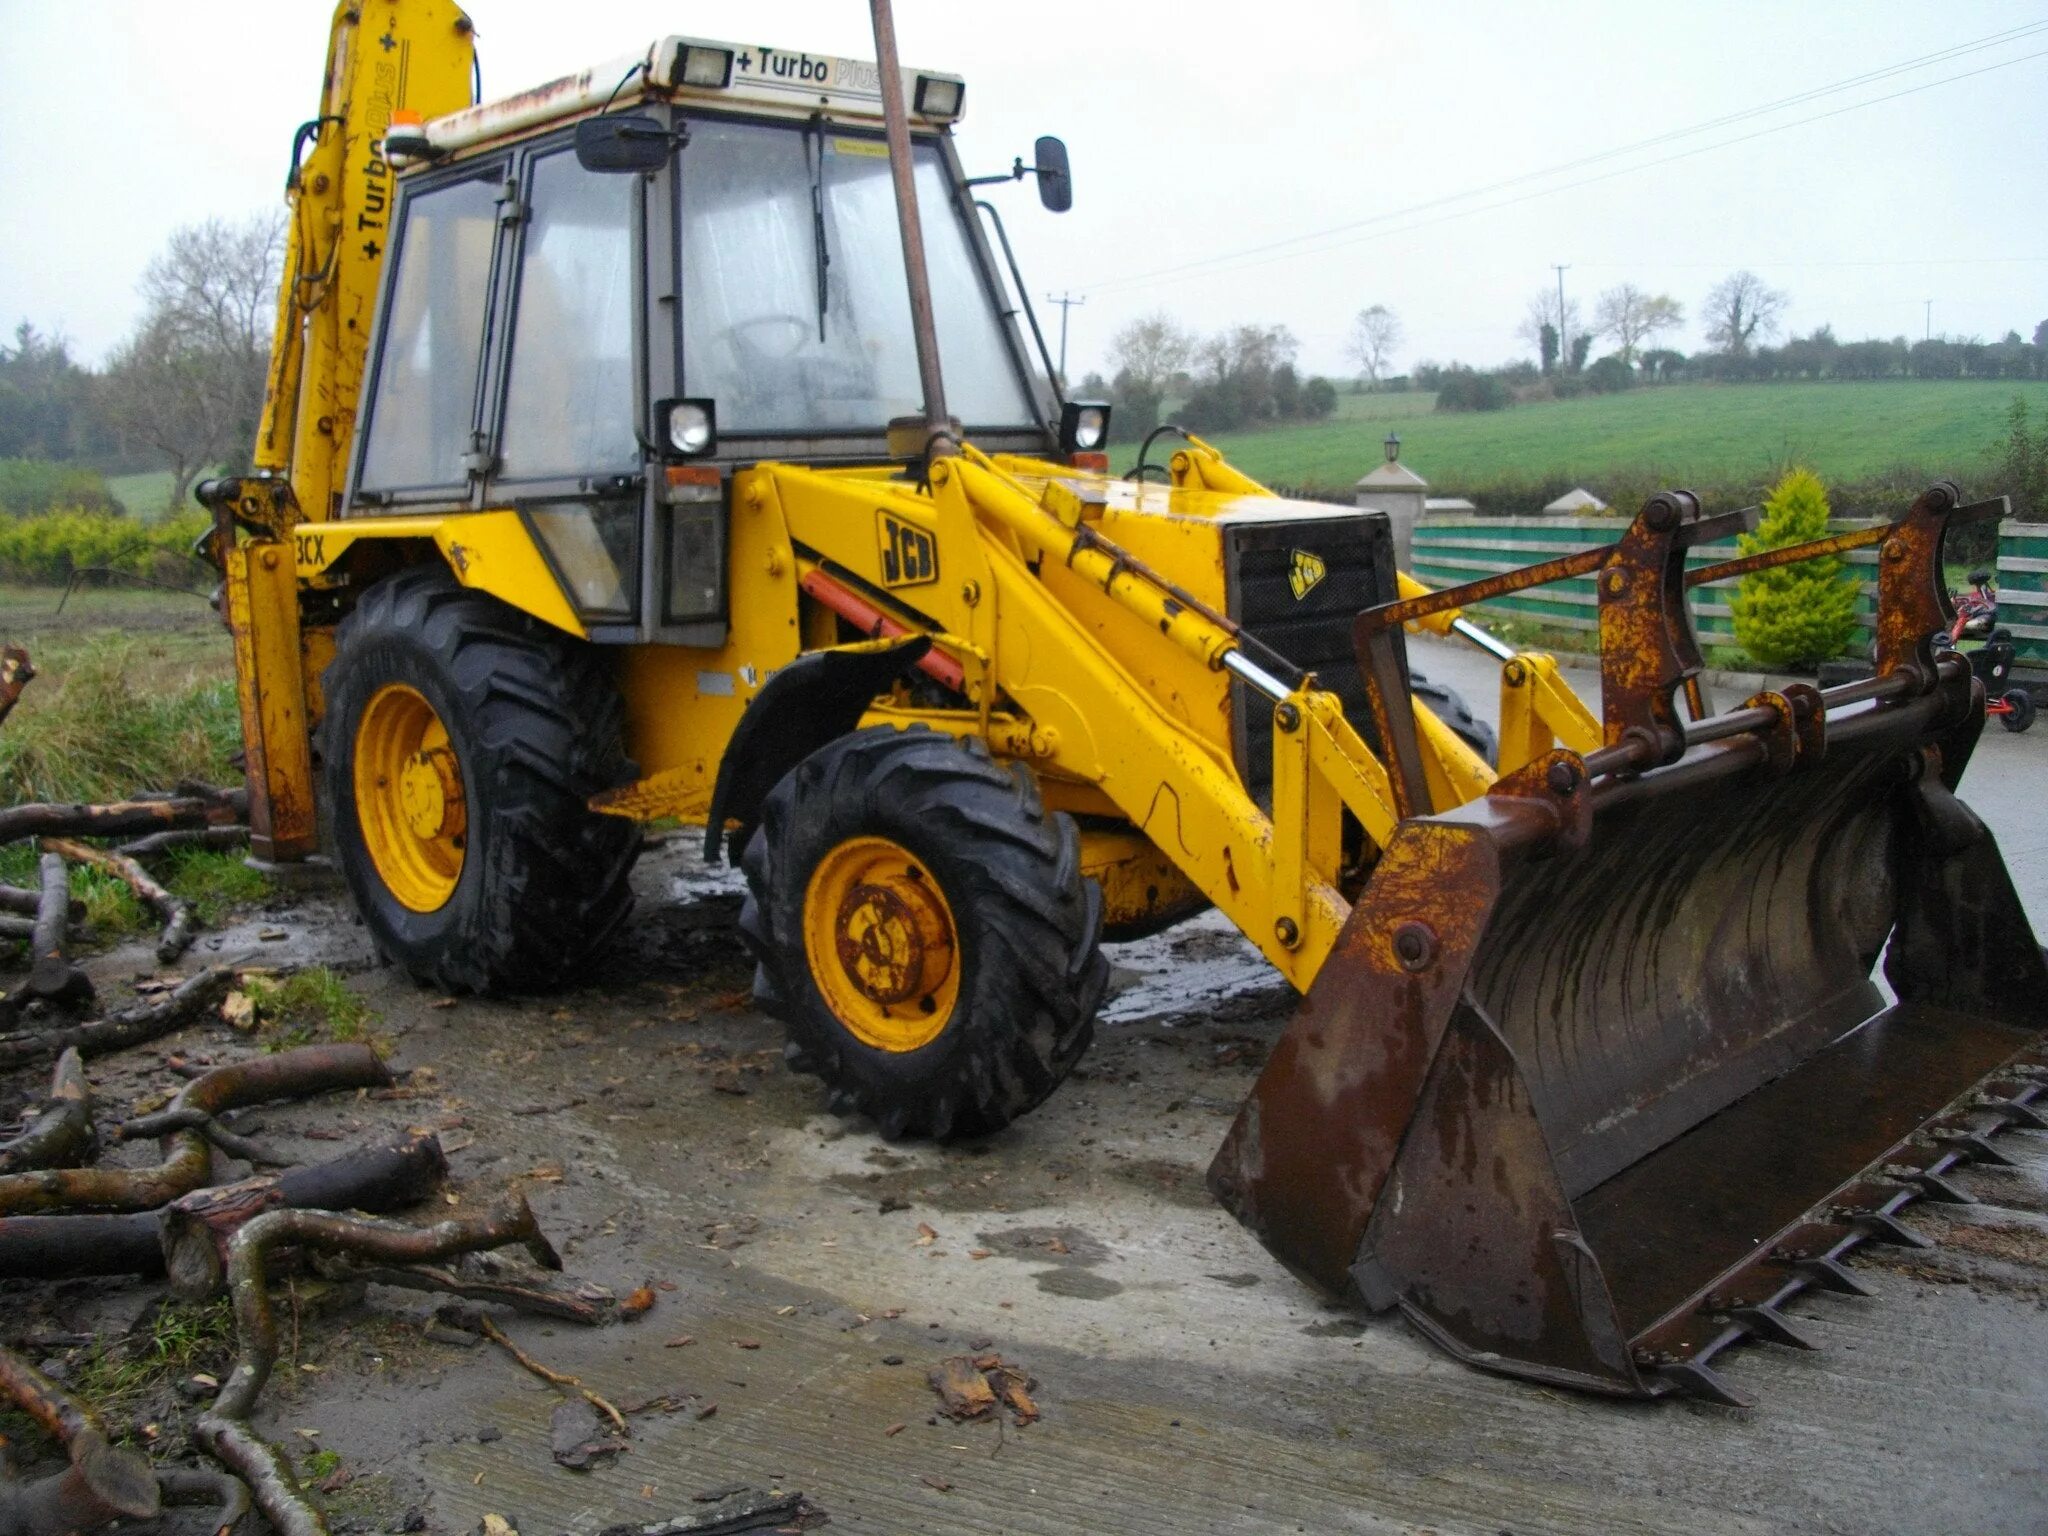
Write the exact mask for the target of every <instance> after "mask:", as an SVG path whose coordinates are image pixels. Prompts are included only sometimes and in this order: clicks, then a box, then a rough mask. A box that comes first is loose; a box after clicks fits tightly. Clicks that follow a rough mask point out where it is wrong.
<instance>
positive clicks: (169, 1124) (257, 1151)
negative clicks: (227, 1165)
mask: <svg viewBox="0 0 2048 1536" xmlns="http://www.w3.org/2000/svg"><path fill="white" fill-rule="evenodd" d="M172 1131H197V1132H198V1133H199V1134H200V1135H202V1136H204V1137H205V1138H206V1139H207V1140H208V1141H210V1142H212V1143H213V1145H214V1146H215V1147H217V1148H218V1149H219V1150H220V1151H222V1152H225V1153H227V1155H228V1156H229V1157H233V1158H239V1159H240V1160H241V1161H243V1162H245V1163H254V1164H255V1165H256V1166H257V1167H259V1168H284V1167H288V1166H290V1163H291V1159H290V1158H288V1157H279V1156H278V1155H277V1154H276V1153H274V1152H270V1151H268V1150H266V1149H265V1148H264V1147H263V1146H261V1145H260V1144H258V1143H256V1142H253V1141H251V1140H250V1139H249V1138H248V1137H246V1136H238V1135H236V1134H235V1133H234V1132H233V1131H231V1130H229V1129H228V1128H227V1127H226V1126H224V1125H222V1124H221V1123H220V1121H218V1120H217V1119H215V1118H214V1117H213V1116H212V1115H209V1114H208V1113H207V1112H206V1111H205V1110H203V1109H160V1110H158V1111H157V1112H156V1113H155V1114H153V1115H137V1116H136V1117H135V1118H134V1119H133V1120H128V1121H124V1122H123V1123H122V1124H121V1125H119V1126H117V1127H115V1130H114V1139H115V1140H116V1141H139V1140H141V1139H142V1138H143V1137H146V1136H168V1135H169V1134H170V1133H171V1132H172Z"/></svg>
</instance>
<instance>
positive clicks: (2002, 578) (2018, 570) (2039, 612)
mask: <svg viewBox="0 0 2048 1536" xmlns="http://www.w3.org/2000/svg"><path fill="white" fill-rule="evenodd" d="M1998 622H1999V623H2000V624H2001V625H2003V626H2004V627H2005V628H2007V629H2009V630H2011V631H2012V638H2013V642H2014V647H2015V649H2016V650H2017V651H2018V652H2019V654H2020V655H2021V656H2023V657H2025V658H2026V659H2027V660H2029V661H2041V662H2048V523H2016V522H2008V523H2007V524H2006V525H2005V526H2004V527H2003V528H2001V529H1999V531H1998Z"/></svg>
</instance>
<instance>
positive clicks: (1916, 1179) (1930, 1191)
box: [1884, 1163, 1977, 1205]
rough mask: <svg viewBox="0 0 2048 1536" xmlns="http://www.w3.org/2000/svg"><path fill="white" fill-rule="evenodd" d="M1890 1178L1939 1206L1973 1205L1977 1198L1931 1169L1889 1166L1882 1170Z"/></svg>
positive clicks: (1897, 1165) (1899, 1165) (1898, 1165)
mask: <svg viewBox="0 0 2048 1536" xmlns="http://www.w3.org/2000/svg"><path fill="white" fill-rule="evenodd" d="M1884 1171H1885V1173H1886V1175H1887V1176H1888V1177H1890V1178H1894V1179H1897V1180H1898V1181H1899V1182H1900V1183H1901V1184H1910V1185H1912V1186H1913V1187H1914V1188H1915V1189H1917V1190H1918V1191H1919V1192H1920V1198H1921V1199H1922V1200H1932V1201H1935V1202H1936V1203H1938V1204H1941V1205H1975V1204H1976V1203H1977V1197H1976V1196H1975V1195H1973V1194H1971V1193H1970V1192H1969V1191H1968V1190H1966V1189H1963V1188H1961V1187H1959V1186H1958V1185H1956V1184H1955V1183H1954V1182H1953V1181H1951V1180H1950V1179H1949V1178H1948V1176H1947V1174H1946V1173H1945V1172H1944V1173H1937V1172H1936V1171H1934V1170H1933V1169H1931V1168H1907V1167H1905V1166H1903V1165H1901V1164H1896V1163H1894V1164H1891V1165H1889V1166H1887V1167H1886V1169H1885V1170H1884Z"/></svg>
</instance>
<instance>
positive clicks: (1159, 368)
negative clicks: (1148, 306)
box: [1109, 311, 1195, 396]
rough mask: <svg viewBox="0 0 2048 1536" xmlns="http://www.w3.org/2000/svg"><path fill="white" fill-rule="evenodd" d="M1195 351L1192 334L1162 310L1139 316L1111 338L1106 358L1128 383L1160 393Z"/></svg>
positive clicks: (1147, 391) (1150, 391)
mask: <svg viewBox="0 0 2048 1536" xmlns="http://www.w3.org/2000/svg"><path fill="white" fill-rule="evenodd" d="M1194 355H1195V338H1194V337H1193V336H1192V335H1191V334H1189V333H1188V332H1187V331H1184V330H1182V329H1181V328H1180V327H1179V326H1178V325H1176V324H1174V322H1173V321H1172V319H1171V318H1169V317H1168V316H1167V315H1166V314H1165V312H1164V311H1157V312H1155V313H1153V314H1149V315H1143V316H1140V317H1139V318H1138V319H1136V320H1133V321H1132V322H1131V323H1130V324H1128V325H1126V326H1125V327H1124V328H1123V329H1122V330H1120V331H1118V332H1117V333H1116V335H1115V336H1113V337H1111V338H1110V343H1109V360H1110V363H1111V364H1112V366H1114V367H1115V369H1116V372H1117V377H1118V378H1119V379H1124V380H1127V381H1128V387H1130V388H1133V389H1136V390H1138V391H1139V392H1141V393H1144V394H1148V395H1155V396H1156V395H1160V394H1163V393H1164V392H1165V391H1166V388H1167V386H1168V385H1169V384H1170V383H1171V382H1172V381H1173V378H1174V375H1176V374H1178V373H1181V372H1183V371H1184V370H1185V369H1186V368H1187V366H1188V364H1189V363H1190V362H1192V361H1193V359H1194Z"/></svg>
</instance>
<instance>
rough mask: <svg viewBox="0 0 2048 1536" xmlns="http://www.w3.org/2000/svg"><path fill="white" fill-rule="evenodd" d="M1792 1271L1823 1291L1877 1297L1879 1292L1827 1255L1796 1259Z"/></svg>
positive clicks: (1841, 1263)
mask: <svg viewBox="0 0 2048 1536" xmlns="http://www.w3.org/2000/svg"><path fill="white" fill-rule="evenodd" d="M1791 1268H1792V1271H1793V1272H1794V1273H1795V1274H1798V1275H1800V1276H1803V1277H1804V1278H1805V1280H1806V1282H1807V1284H1809V1285H1811V1286H1813V1287H1815V1288H1816V1289H1818V1290H1823V1291H1836V1292H1839V1293H1840V1294H1842V1295H1844V1296H1875V1295H1876V1294H1877V1292H1875V1291H1873V1290H1872V1289H1871V1288H1870V1287H1869V1286H1867V1285H1865V1284H1864V1283H1863V1282H1862V1281H1861V1280H1860V1279H1858V1278H1857V1277H1856V1275H1855V1273H1854V1271H1852V1270H1851V1269H1850V1268H1849V1267H1848V1266H1847V1265H1846V1264H1844V1263H1843V1262H1842V1261H1841V1260H1840V1259H1834V1258H1829V1257H1828V1256H1827V1255H1826V1254H1821V1255H1819V1256H1818V1257H1814V1258H1806V1259H1794V1260H1793V1261H1792V1263H1791Z"/></svg>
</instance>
